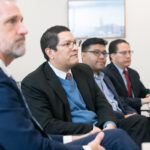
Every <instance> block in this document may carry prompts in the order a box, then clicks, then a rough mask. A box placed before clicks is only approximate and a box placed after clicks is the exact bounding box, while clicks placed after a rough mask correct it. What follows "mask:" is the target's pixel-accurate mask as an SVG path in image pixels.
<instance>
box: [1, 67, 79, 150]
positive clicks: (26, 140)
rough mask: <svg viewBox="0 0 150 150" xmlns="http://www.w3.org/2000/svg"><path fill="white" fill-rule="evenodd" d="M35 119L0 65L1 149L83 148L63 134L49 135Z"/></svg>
mask: <svg viewBox="0 0 150 150" xmlns="http://www.w3.org/2000/svg"><path fill="white" fill-rule="evenodd" d="M51 138H52V139H53V140H49V139H48V138H47V137H46V135H45V133H44V132H43V131H42V130H41V129H40V128H39V126H38V125H37V124H36V122H34V119H32V117H31V116H30V114H29V113H28V111H27V109H26V108H25V105H24V102H23V97H22V94H21V93H20V91H19V89H18V87H17V85H16V83H15V81H14V80H12V79H11V78H9V77H8V76H7V75H6V74H5V73H4V72H3V71H2V69H1V68H0V149H1V150H68V149H69V148H70V149H74V150H77V149H80V150H81V149H82V147H81V146H77V145H73V146H72V145H64V144H61V143H58V142H57V143H56V142H55V141H54V140H55V139H56V140H57V141H62V136H51Z"/></svg>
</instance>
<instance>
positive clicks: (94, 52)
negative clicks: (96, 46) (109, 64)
mask: <svg viewBox="0 0 150 150" xmlns="http://www.w3.org/2000/svg"><path fill="white" fill-rule="evenodd" d="M83 52H87V53H93V54H94V55H95V56H100V55H103V56H104V57H107V56H108V53H107V52H101V51H99V50H93V51H83Z"/></svg>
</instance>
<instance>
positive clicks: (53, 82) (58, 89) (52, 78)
mask: <svg viewBox="0 0 150 150" xmlns="http://www.w3.org/2000/svg"><path fill="white" fill-rule="evenodd" d="M44 72H45V76H46V78H47V80H48V84H49V86H50V88H52V89H53V90H54V91H55V93H56V94H57V95H58V97H59V99H60V100H61V101H62V102H63V103H64V104H65V107H66V109H65V110H66V111H67V114H68V113H69V114H70V107H69V103H68V99H67V96H66V93H65V91H64V89H63V87H62V85H61V83H60V81H59V79H58V78H57V76H56V74H55V73H54V71H53V70H52V68H51V67H50V66H49V64H48V63H46V65H45V67H44ZM70 119H71V118H70Z"/></svg>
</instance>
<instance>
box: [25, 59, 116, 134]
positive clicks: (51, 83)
mask: <svg viewBox="0 0 150 150" xmlns="http://www.w3.org/2000/svg"><path fill="white" fill-rule="evenodd" d="M71 70H72V74H73V77H74V80H75V81H76V84H77V87H78V89H79V91H80V93H81V95H82V97H83V99H84V101H85V104H86V107H87V109H88V110H91V111H93V112H96V114H97V116H98V126H99V127H101V126H102V125H103V123H104V122H106V121H110V120H112V121H114V122H116V117H115V115H114V113H113V110H112V108H111V106H110V105H109V104H108V102H107V100H106V99H105V97H104V95H103V94H102V92H101V91H100V90H99V88H98V86H97V85H96V83H95V81H94V78H93V72H92V70H91V69H90V68H89V67H88V66H87V65H85V64H78V65H76V66H75V67H73V68H72V69H71ZM22 91H23V94H24V96H25V97H26V99H27V102H28V104H29V107H30V109H31V111H32V113H33V115H34V116H35V118H36V119H37V120H38V121H39V123H40V124H41V125H42V126H43V128H44V130H45V131H46V132H47V133H54V134H82V133H87V132H89V131H90V130H92V129H93V125H92V124H87V123H73V122H72V119H71V113H70V107H69V103H68V100H67V96H66V93H65V91H64V89H63V87H62V85H61V83H60V81H59V79H58V78H57V76H56V74H55V73H54V72H53V70H52V69H51V68H50V66H49V64H48V63H47V62H45V63H43V64H42V65H41V66H40V67H39V68H37V69H36V70H35V71H34V72H32V73H30V74H29V75H28V76H27V77H25V79H24V80H23V81H22Z"/></svg>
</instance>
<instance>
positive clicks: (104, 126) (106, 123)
mask: <svg viewBox="0 0 150 150" xmlns="http://www.w3.org/2000/svg"><path fill="white" fill-rule="evenodd" d="M108 124H113V125H114V126H115V127H117V126H116V124H115V123H114V122H113V121H106V122H105V123H104V124H103V129H104V128H106V126H107V125H108Z"/></svg>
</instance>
